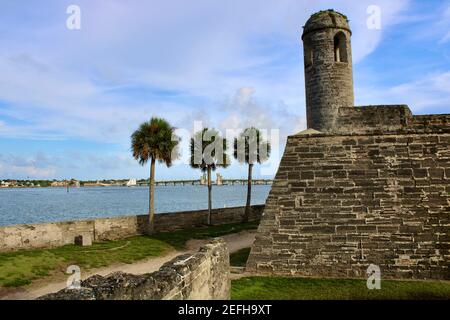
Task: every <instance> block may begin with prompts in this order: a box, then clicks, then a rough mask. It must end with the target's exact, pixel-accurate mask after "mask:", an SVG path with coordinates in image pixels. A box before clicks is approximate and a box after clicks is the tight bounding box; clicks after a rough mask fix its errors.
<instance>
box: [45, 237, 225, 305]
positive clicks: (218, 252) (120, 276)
mask: <svg viewBox="0 0 450 320" xmlns="http://www.w3.org/2000/svg"><path fill="white" fill-rule="evenodd" d="M230 290H231V282H230V258H229V252H228V247H227V245H226V243H225V241H224V240H223V239H220V238H218V239H215V240H213V241H211V242H210V243H209V244H207V245H205V246H204V247H202V248H201V249H200V251H199V252H197V253H195V254H186V255H181V256H178V257H176V258H175V259H173V260H172V261H170V262H168V263H166V264H164V265H163V266H162V267H161V268H160V269H159V271H156V272H153V273H149V274H143V275H132V274H126V273H122V272H117V273H113V274H111V275H109V276H106V277H102V276H99V275H95V276H92V277H90V278H88V279H86V280H84V281H82V282H81V288H80V289H64V290H61V291H59V292H56V293H52V294H49V295H46V296H43V297H41V298H39V299H40V300H229V299H230Z"/></svg>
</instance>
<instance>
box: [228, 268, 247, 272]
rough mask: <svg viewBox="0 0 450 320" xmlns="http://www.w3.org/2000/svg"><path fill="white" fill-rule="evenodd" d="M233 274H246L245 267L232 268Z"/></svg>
mask: <svg viewBox="0 0 450 320" xmlns="http://www.w3.org/2000/svg"><path fill="white" fill-rule="evenodd" d="M230 272H231V273H244V272H245V267H230Z"/></svg>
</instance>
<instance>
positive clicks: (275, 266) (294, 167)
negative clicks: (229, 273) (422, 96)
mask: <svg viewBox="0 0 450 320" xmlns="http://www.w3.org/2000/svg"><path fill="white" fill-rule="evenodd" d="M448 137H450V133H445V134H444V133H436V134H432V133H428V134H423V133H421V134H416V135H413V134H408V133H405V134H389V135H388V134H386V135H375V134H366V135H357V134H354V135H332V134H314V135H309V136H304V135H294V136H290V137H289V138H288V141H287V146H286V151H285V154H284V156H283V159H282V160H281V165H280V168H279V171H278V173H277V175H276V177H275V181H284V182H285V183H286V184H287V187H283V188H281V189H280V187H279V186H281V184H279V183H274V185H273V186H272V190H271V192H270V194H269V197H268V199H267V202H266V207H265V210H264V213H263V216H262V221H261V224H260V226H259V228H258V236H257V237H256V240H255V243H254V245H253V248H252V251H251V255H250V257H249V260H248V263H247V270H248V271H251V272H255V273H273V274H283V275H292V274H295V275H307V276H311V275H314V276H324V275H326V276H335V277H349V276H352V277H354V276H356V277H357V276H360V277H364V276H365V270H364V268H367V267H368V266H369V265H370V264H371V263H373V264H376V265H379V266H380V267H381V270H382V273H383V277H399V278H436V279H450V272H449V257H450V242H449V237H448V231H449V228H450V189H448V188H447V186H448V185H449V182H450V181H449V179H448V178H447V176H446V175H445V172H446V170H448V169H449V167H450V162H449V160H450V154H448V152H447V151H448V149H449V144H448V143H447V138H448ZM350 142H352V143H350ZM344 143H347V145H348V147H347V148H346V149H345V150H344V151H342V150H341V151H340V154H341V156H340V157H336V152H335V151H336V146H342V145H344ZM417 145H420V146H421V148H420V152H419V151H418V150H419V149H418V148H417ZM313 148H321V150H323V153H322V154H323V158H320V159H319V158H316V159H315V160H314V162H312V163H311V162H305V161H304V159H305V156H304V154H305V153H306V152H312V151H311V150H313ZM385 149H390V150H392V153H389V154H384V153H383V152H382V150H385ZM429 149H433V150H435V151H434V152H432V153H430V152H428V151H427V150H429ZM308 150H309V151H308ZM404 150H406V152H404ZM412 150H414V156H411V151H412ZM375 151H378V152H375ZM285 157H288V158H289V159H290V160H289V161H290V163H289V165H286V162H285V160H284V158H285ZM295 158H297V161H292V160H291V159H295ZM430 165H431V166H432V167H430ZM408 166H409V167H408ZM337 167H338V168H339V171H340V173H339V174H338V175H334V176H333V178H332V179H330V183H329V185H333V187H330V186H328V185H326V184H323V183H317V182H318V181H320V180H319V179H321V178H320V176H322V175H323V174H324V172H334V171H335V168H337ZM375 167H376V168H377V169H376V170H375V171H374V172H373V169H372V168H375ZM286 171H288V172H289V171H292V172H297V173H299V176H300V178H297V177H295V178H294V177H292V178H289V175H288V176H286V175H284V174H283V173H284V172H286ZM302 182H305V183H306V185H305V186H304V187H302V188H301V190H300V189H298V188H295V186H296V185H298V184H299V183H302ZM419 182H421V183H419ZM424 182H425V183H424ZM337 185H339V187H336V186H337ZM438 235H442V237H441V238H439V237H438ZM405 255H408V258H406V256H405ZM361 257H363V259H361Z"/></svg>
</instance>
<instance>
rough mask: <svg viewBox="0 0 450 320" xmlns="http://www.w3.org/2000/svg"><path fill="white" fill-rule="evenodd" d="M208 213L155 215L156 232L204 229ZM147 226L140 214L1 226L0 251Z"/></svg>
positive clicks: (228, 213)
mask: <svg viewBox="0 0 450 320" xmlns="http://www.w3.org/2000/svg"><path fill="white" fill-rule="evenodd" d="M263 208H264V206H263V205H255V206H252V212H251V215H250V220H251V221H253V220H258V219H259V218H260V216H261V213H262V210H263ZM207 214H208V210H197V211H186V212H174V213H161V214H156V215H155V231H156V232H168V231H174V230H180V229H188V228H195V227H201V226H204V225H205V223H206V217H207ZM243 214H244V207H232V208H220V209H213V210H212V212H211V223H212V224H213V225H220V224H227V223H238V222H241V221H242V217H243ZM147 223H148V215H138V216H124V217H114V218H101V219H95V220H80V221H65V222H54V223H40V224H22V225H14V226H6V227H0V252H4V251H14V250H20V249H36V248H49V247H58V246H63V245H67V244H74V243H75V238H76V237H78V236H80V235H81V236H83V237H85V238H89V239H90V240H91V241H105V240H118V239H123V238H126V237H130V236H134V235H140V234H143V233H144V232H145V230H146V229H147V225H148V224H147Z"/></svg>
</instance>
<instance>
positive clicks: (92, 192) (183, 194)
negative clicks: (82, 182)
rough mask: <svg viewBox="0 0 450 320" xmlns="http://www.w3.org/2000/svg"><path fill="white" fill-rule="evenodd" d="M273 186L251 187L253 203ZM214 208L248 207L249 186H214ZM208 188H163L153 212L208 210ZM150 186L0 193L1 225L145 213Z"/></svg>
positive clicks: (261, 200)
mask: <svg viewBox="0 0 450 320" xmlns="http://www.w3.org/2000/svg"><path fill="white" fill-rule="evenodd" d="M270 187H271V186H269V185H264V186H253V187H252V204H263V203H265V201H266V198H267V195H268V194H269V191H270ZM212 192H213V193H212V195H213V208H223V207H234V206H243V205H245V200H246V195H247V186H218V187H216V186H213V191H212ZM207 201H208V193H207V188H206V187H205V186H160V187H156V190H155V210H156V212H157V213H161V212H175V211H186V210H197V209H206V208H208V202H207ZM147 211H148V187H133V188H127V187H85V188H78V189H77V188H71V189H70V191H69V193H67V192H66V189H65V188H36V189H31V188H30V189H0V225H11V224H22V223H38V222H52V221H66V220H82V219H92V218H100V217H113V216H124V215H135V214H145V213H146V212H147Z"/></svg>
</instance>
